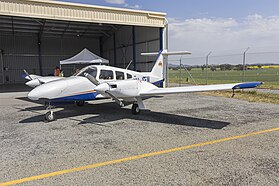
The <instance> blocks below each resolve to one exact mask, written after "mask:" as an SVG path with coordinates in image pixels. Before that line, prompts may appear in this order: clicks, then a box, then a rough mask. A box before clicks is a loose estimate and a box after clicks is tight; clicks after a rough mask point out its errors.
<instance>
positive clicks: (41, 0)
mask: <svg viewBox="0 0 279 186" xmlns="http://www.w3.org/2000/svg"><path fill="white" fill-rule="evenodd" d="M21 1H25V2H35V3H48V4H52V5H63V6H74V7H82V8H96V9H106V10H114V11H124V12H133V13H144V14H153V15H157V16H162V17H165V16H166V15H167V14H166V13H164V12H155V11H147V10H134V9H128V8H116V7H110V6H100V5H90V4H82V3H72V2H64V1H56V0H21Z"/></svg>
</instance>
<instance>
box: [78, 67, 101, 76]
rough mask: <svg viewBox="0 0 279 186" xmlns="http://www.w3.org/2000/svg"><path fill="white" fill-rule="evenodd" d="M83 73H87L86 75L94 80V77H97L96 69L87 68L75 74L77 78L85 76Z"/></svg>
mask: <svg viewBox="0 0 279 186" xmlns="http://www.w3.org/2000/svg"><path fill="white" fill-rule="evenodd" d="M84 73H88V74H90V75H91V76H93V77H94V78H96V76H97V68H95V67H89V68H87V69H84V70H81V71H80V72H79V73H78V74H77V76H82V77H85V76H84Z"/></svg>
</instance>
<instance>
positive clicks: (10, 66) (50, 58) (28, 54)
mask: <svg viewBox="0 0 279 186" xmlns="http://www.w3.org/2000/svg"><path fill="white" fill-rule="evenodd" d="M85 47H86V48H88V49H89V50H91V51H92V52H94V53H96V54H100V50H99V39H92V38H79V37H75V38H61V37H42V39H41V49H42V50H41V51H42V72H43V75H49V74H53V72H54V69H55V67H56V66H59V61H60V60H62V59H66V58H69V57H71V56H73V55H75V54H77V53H78V52H80V51H81V50H82V49H83V48H85ZM0 49H1V50H3V52H4V55H3V63H4V65H3V66H4V81H5V82H4V83H5V84H9V83H22V82H25V80H24V79H23V78H22V74H23V69H26V70H27V71H28V72H30V73H35V74H39V72H40V70H39V55H38V38H37V35H22V34H21V35H12V34H10V35H7V34H1V33H0ZM64 68H65V70H66V72H65V73H66V75H67V74H68V75H69V73H70V72H71V71H72V69H69V67H68V68H67V67H64ZM70 68H72V67H70Z"/></svg>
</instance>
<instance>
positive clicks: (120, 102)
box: [105, 91, 125, 107]
mask: <svg viewBox="0 0 279 186" xmlns="http://www.w3.org/2000/svg"><path fill="white" fill-rule="evenodd" d="M105 93H107V94H108V95H109V96H110V97H111V98H112V99H114V101H115V102H116V103H117V104H118V105H120V107H124V106H125V105H124V103H123V102H122V101H121V100H119V99H118V98H117V97H116V96H114V95H113V94H112V93H111V92H110V91H105Z"/></svg>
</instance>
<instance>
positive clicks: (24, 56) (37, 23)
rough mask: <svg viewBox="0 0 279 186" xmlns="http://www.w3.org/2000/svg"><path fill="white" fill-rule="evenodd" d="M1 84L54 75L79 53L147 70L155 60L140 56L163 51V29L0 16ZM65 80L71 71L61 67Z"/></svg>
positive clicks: (138, 69) (139, 69)
mask: <svg viewBox="0 0 279 186" xmlns="http://www.w3.org/2000/svg"><path fill="white" fill-rule="evenodd" d="M0 22H1V24H0V50H1V51H2V52H1V56H0V65H2V68H1V70H0V83H4V84H14V83H23V82H25V80H24V78H23V77H22V76H23V69H26V70H27V71H28V72H29V73H34V74H38V75H44V76H45V75H53V73H54V69H55V67H56V66H59V61H60V60H63V59H67V58H69V57H71V56H73V55H75V54H77V53H78V52H80V51H81V50H83V49H84V48H88V49H89V50H90V51H92V52H93V53H95V54H97V55H99V56H101V57H103V58H106V59H108V60H109V61H110V65H111V66H117V67H121V68H126V67H127V65H128V64H129V63H130V62H131V61H132V62H131V65H130V66H129V69H132V70H137V71H149V70H150V69H151V68H152V66H153V62H154V60H155V58H154V57H146V56H145V57H143V56H141V55H140V53H141V52H154V51H159V50H160V49H161V48H162V28H158V27H154V28H153V27H142V26H128V25H113V24H101V23H85V22H73V21H59V20H47V19H35V18H25V17H13V16H0ZM62 69H63V70H64V74H65V75H66V76H70V75H71V74H73V72H74V67H73V66H67V67H62Z"/></svg>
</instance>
